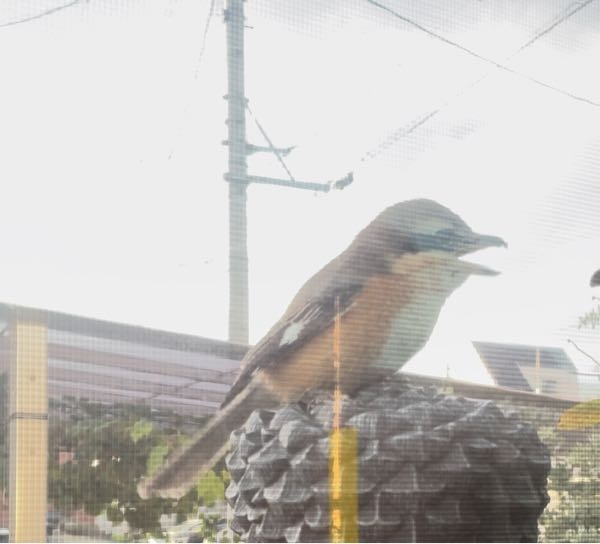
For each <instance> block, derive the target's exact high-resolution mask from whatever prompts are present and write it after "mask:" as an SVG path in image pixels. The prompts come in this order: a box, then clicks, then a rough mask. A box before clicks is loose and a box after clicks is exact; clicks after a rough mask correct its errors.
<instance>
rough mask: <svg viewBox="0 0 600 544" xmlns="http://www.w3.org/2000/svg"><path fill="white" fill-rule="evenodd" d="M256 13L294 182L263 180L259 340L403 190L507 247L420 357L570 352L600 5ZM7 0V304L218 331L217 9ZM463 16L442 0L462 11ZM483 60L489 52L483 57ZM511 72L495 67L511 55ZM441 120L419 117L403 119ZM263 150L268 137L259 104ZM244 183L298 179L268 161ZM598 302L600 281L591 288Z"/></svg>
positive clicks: (591, 338)
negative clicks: (483, 345) (503, 349)
mask: <svg viewBox="0 0 600 544" xmlns="http://www.w3.org/2000/svg"><path fill="white" fill-rule="evenodd" d="M382 3H385V5H386V6H389V7H390V8H392V9H395V10H396V11H397V12H398V13H401V14H402V15H403V16H405V17H408V18H410V19H412V20H414V21H416V22H417V23H418V24H419V25H421V26H422V27H424V28H426V29H428V30H430V31H431V32H433V33H436V34H438V35H440V36H442V37H444V38H445V39H447V40H450V41H452V42H455V43H457V44H460V45H461V46H462V47H463V48H464V49H468V50H470V51H471V52H474V53H476V54H477V56H476V55H473V54H469V53H467V52H465V50H464V49H459V48H457V47H453V46H452V45H450V44H448V43H447V42H444V41H442V40H440V39H436V38H434V37H432V36H431V35H430V34H428V33H427V32H424V31H423V30H419V29H417V28H416V27H415V26H412V25H410V24H408V23H407V22H406V21H402V20H400V19H397V18H394V17H392V16H390V14H388V13H386V12H384V11H382V10H381V9H379V8H377V7H376V6H374V5H373V4H371V3H369V2H367V1H366V0H344V1H343V2H342V1H341V0H336V1H331V2H322V1H318V0H277V1H274V0H249V1H247V2H245V9H246V19H247V29H246V95H247V97H248V99H249V103H250V106H251V109H252V111H253V113H254V114H255V115H256V118H257V119H258V120H259V121H260V123H261V125H262V126H264V128H265V129H266V130H267V132H268V134H269V136H270V138H271V139H272V140H273V141H274V142H275V144H276V145H278V146H281V147H286V146H292V145H294V146H296V148H295V149H294V151H293V152H292V153H291V154H290V155H289V157H288V158H287V159H286V162H287V165H288V167H289V169H290V170H291V172H292V173H293V175H294V177H295V178H296V179H299V180H304V181H316V182H325V181H328V180H332V179H337V178H339V177H342V176H343V175H345V174H346V173H347V172H349V171H352V172H354V177H355V181H354V183H353V184H352V185H351V186H349V187H347V188H346V189H345V190H344V191H336V192H331V193H327V194H314V193H312V192H310V191H300V190H292V189H282V188H277V187H267V186H257V185H256V186H251V187H250V189H249V192H248V247H249V259H250V341H251V342H256V341H257V340H258V339H259V338H260V337H261V336H262V335H263V334H264V333H265V332H266V331H267V330H268V328H269V327H270V325H271V324H272V323H273V322H275V321H276V320H277V319H278V317H279V316H280V315H281V313H282V312H283V310H284V309H285V307H286V306H287V304H288V302H289V301H290V299H291V297H292V296H293V295H294V293H295V292H296V291H297V289H298V288H299V287H300V286H301V285H302V283H303V282H304V281H305V280H306V279H308V278H309V277H310V276H311V275H312V274H313V273H314V272H316V271H317V270H318V269H319V268H320V267H321V266H322V265H323V264H325V263H326V262H327V261H329V260H330V259H331V258H333V257H334V256H335V255H337V254H338V253H339V252H340V251H342V250H343V249H344V248H345V247H346V246H347V245H348V244H349V243H350V242H351V240H352V238H353V237H354V235H355V234H356V233H357V232H358V231H359V230H360V229H361V228H362V227H364V226H365V225H366V224H367V223H368V222H369V221H370V220H371V219H372V218H373V217H374V216H375V215H377V213H379V212H380V211H381V210H382V209H383V208H385V207H386V206H388V205H390V204H393V203H395V202H398V201H401V200H406V199H410V198H416V197H427V198H433V199H435V200H437V201H439V202H441V203H442V204H444V205H446V206H448V207H450V208H451V209H453V210H454V211H455V212H457V213H459V214H460V215H461V217H463V219H464V220H465V221H467V223H468V224H469V225H470V226H471V227H472V228H473V229H475V230H477V231H479V232H485V233H489V234H496V235H500V236H502V237H503V238H504V239H505V240H506V241H507V242H508V245H509V247H508V249H507V250H502V249H490V250H486V251H484V252H481V253H479V254H477V255H475V256H473V257H472V259H473V260H478V261H480V262H484V263H485V264H487V265H489V266H492V267H495V268H496V269H498V270H500V271H501V272H502V273H501V275H500V276H498V277H495V278H487V277H482V278H472V279H469V280H468V282H467V283H466V284H465V285H464V286H463V287H461V288H460V289H459V290H458V291H457V292H455V293H454V295H452V297H451V298H450V300H449V301H448V302H447V304H446V306H445V307H444V309H443V311H442V314H441V316H440V319H439V321H438V324H437V327H436V329H435V331H434V334H433V336H432V338H431V340H430V342H429V344H428V345H427V347H426V348H425V349H424V350H423V351H422V352H421V353H420V354H418V355H417V356H416V357H415V358H414V359H413V361H411V362H410V363H409V364H408V365H407V366H406V367H405V368H406V369H407V370H410V371H414V372H421V373H424V374H434V375H445V374H446V373H447V372H449V374H450V375H451V376H453V377H456V378H460V379H471V380H476V381H481V382H484V383H489V377H488V376H487V375H486V373H485V371H484V370H483V368H482V367H481V365H477V364H476V363H475V362H474V358H476V356H475V354H474V352H473V349H472V347H471V346H470V341H472V340H480V341H497V342H514V343H523V344H532V345H547V346H558V347H562V348H564V349H565V350H566V351H567V352H568V354H569V356H570V357H571V358H572V359H573V360H574V362H575V363H576V365H577V367H578V368H579V370H580V371H582V372H592V371H594V370H595V366H594V365H593V363H591V361H590V360H589V359H587V358H586V357H585V356H583V355H581V354H580V353H579V352H578V351H577V350H575V349H574V348H573V347H572V345H571V344H569V343H568V339H572V340H575V341H576V342H577V343H578V345H580V347H582V348H583V349H585V350H587V351H588V352H589V353H591V354H594V355H595V356H598V357H600V341H599V333H598V331H586V330H581V329H578V327H577V323H578V316H580V315H581V314H582V313H584V312H586V311H587V310H589V309H591V308H592V307H593V306H594V304H595V302H594V301H593V300H592V297H593V296H594V291H593V290H592V289H590V287H589V278H590V276H591V274H592V272H593V271H594V270H596V269H597V268H599V267H600V255H599V252H598V247H599V246H600V214H598V209H599V208H600V183H599V174H600V107H599V104H600V78H598V75H597V66H598V65H600V33H598V27H599V26H600V1H591V2H587V3H586V5H585V6H584V7H582V8H581V9H580V10H579V11H577V13H575V14H573V15H572V16H571V17H569V18H567V19H566V20H565V21H563V22H561V23H560V24H557V25H556V26H555V27H554V28H553V29H552V30H551V31H549V32H547V33H545V34H543V35H542V36H541V37H539V39H537V40H536V41H535V42H534V43H532V44H531V45H530V46H528V47H526V48H524V49H523V50H521V51H520V48H521V47H522V46H523V45H524V44H526V43H528V42H529V41H530V40H531V38H532V37H534V36H536V35H537V34H540V33H541V31H543V30H544V29H546V28H548V27H550V26H551V25H553V24H554V23H557V22H558V21H559V19H560V18H561V17H562V16H564V15H565V14H568V13H570V12H571V11H573V10H574V9H576V8H578V7H579V6H581V5H583V4H584V3H583V2H571V1H570V0H538V1H530V2H527V3H526V4H523V3H522V2H517V1H516V0H515V1H500V0H495V1H493V0H477V1H474V0H457V1H455V2H452V3H451V4H449V3H447V2H444V1H443V0H420V1H416V0H415V1H411V2H400V1H399V0H386V1H385V2H383V0H382ZM67 4H71V2H62V3H61V2H57V1H55V0H36V1H33V0H19V1H16V0H1V1H0V51H2V53H1V54H0V73H1V74H2V84H1V86H0V119H1V120H2V122H1V125H0V149H1V150H2V152H1V154H2V162H1V164H2V177H1V178H0V179H1V180H2V182H1V189H0V190H1V192H0V195H1V200H0V210H1V213H0V232H2V233H3V235H4V236H3V244H2V250H1V252H0V278H1V281H0V301H3V302H9V303H15V304H20V305H26V306H33V307H40V308H47V309H51V310H58V311H63V312H68V313H73V314H80V315H85V316H90V317H95V318H99V319H107V320H112V321H119V322H125V323H133V324H138V325H142V326H148V327H154V328H160V329H166V330H171V331H178V332H185V333H191V334H196V335H200V336H205V337H209V338H217V339H226V337H227V311H228V303H227V297H228V283H227V281H228V262H227V255H228V249H227V240H228V238H227V229H228V218H227V186H226V183H225V182H224V181H223V177H222V176H223V174H224V173H225V171H226V169H227V162H226V157H227V156H226V148H225V147H224V146H223V145H222V143H221V142H222V140H224V139H225V138H226V126H225V123H224V122H225V118H226V103H225V101H224V100H223V95H224V94H225V92H226V72H225V60H226V50H225V27H224V24H223V21H222V10H223V7H224V6H223V0H215V2H214V5H213V10H212V11H213V16H212V17H211V19H210V24H209V25H208V31H207V33H206V39H205V41H204V43H203V32H204V29H205V27H206V23H207V17H208V16H209V13H210V11H211V2H210V0H198V1H196V0H131V1H128V2H127V3H123V2H118V1H117V0H114V1H113V0H81V1H79V2H72V5H70V6H69V7H66V8H65V9H62V10H57V11H54V12H52V13H50V14H48V15H47V16H44V17H39V18H33V19H31V20H29V21H27V22H23V23H19V24H13V23H14V22H15V21H19V20H22V19H27V18H30V17H35V16H36V15H37V14H41V13H44V12H46V11H49V10H53V9H54V8H58V7H60V6H63V5H67ZM450 5H451V6H452V7H451V9H450V7H449V6H450ZM485 59H487V60H485ZM498 63H499V64H501V65H502V66H503V67H505V68H508V69H504V68H498V66H497V65H496V64H498ZM436 110H439V111H438V113H436V114H435V115H433V116H432V117H431V118H430V119H428V120H427V121H425V122H423V123H422V124H421V125H420V126H419V127H418V128H416V129H415V130H413V131H409V130H408V128H409V127H410V126H412V125H414V124H415V123H416V122H418V121H419V120H423V119H424V118H425V117H426V116H428V115H429V114H431V113H432V112H434V111H436ZM248 141H250V142H252V143H256V144H259V145H264V144H265V142H264V141H263V140H262V137H261V134H260V132H259V131H258V130H257V128H256V126H255V125H254V120H253V118H252V117H251V116H248ZM249 172H250V173H253V174H258V175H267V176H274V177H284V178H285V175H286V174H285V172H284V171H283V170H282V169H281V167H280V166H279V165H278V163H277V161H276V160H275V159H274V158H273V157H272V156H269V155H260V156H259V155H256V156H252V157H250V158H249ZM597 296H600V293H597Z"/></svg>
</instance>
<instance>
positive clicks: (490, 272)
mask: <svg viewBox="0 0 600 544" xmlns="http://www.w3.org/2000/svg"><path fill="white" fill-rule="evenodd" d="M462 242H463V244H462V248H460V249H459V251H458V254H459V255H466V254H467V253H473V252H475V251H479V250H481V249H486V248H488V247H508V245H507V243H506V242H505V241H504V240H503V239H502V238H500V237H499V236H491V235H489V234H477V233H476V232H473V233H471V235H470V236H469V237H467V238H463V239H462ZM459 262H460V263H461V267H462V269H463V271H464V272H465V273H467V274H477V275H479V276H497V275H498V274H500V272H498V271H497V270H494V269H492V268H489V267H487V266H485V265H483V264H479V263H473V262H470V261H463V260H462V259H459Z"/></svg>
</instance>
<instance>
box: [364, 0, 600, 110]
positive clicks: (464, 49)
mask: <svg viewBox="0 0 600 544" xmlns="http://www.w3.org/2000/svg"><path fill="white" fill-rule="evenodd" d="M366 1H367V2H368V3H369V4H372V5H374V6H376V7H378V8H379V9H381V10H383V11H386V12H387V13H390V14H391V15H393V16H394V17H396V18H397V19H400V20H401V21H404V22H405V23H408V24H410V25H412V26H414V27H415V28H417V29H419V30H420V31H421V32H424V33H425V34H427V35H429V36H431V37H432V38H435V39H436V40H439V41H441V42H443V43H445V44H447V45H450V46H452V47H454V48H455V49H459V50H460V51H462V52H463V53H466V54H468V55H470V56H472V57H474V58H476V59H478V60H481V61H483V62H485V63H487V64H491V65H492V66H494V67H495V68H498V69H499V70H503V71H505V72H508V73H511V74H514V75H517V76H519V77H522V78H525V79H527V80H529V81H531V82H532V83H535V84H536V85H540V86H541V87H544V88H546V89H550V90H553V91H555V92H557V93H560V94H563V95H565V96H568V97H569V98H572V99H573V100H578V101H580V102H584V103H586V104H589V105H591V106H596V107H600V103H599V102H595V101H594V100H591V99H589V98H586V97H583V96H579V95H577V94H574V93H571V92H569V91H565V90H564V89H560V88H558V87H555V86H553V85H550V84H549V83H545V82H544V81H541V80H539V79H537V78H535V77H533V76H531V75H529V74H525V73H523V72H519V71H518V70H515V69H514V68H511V67H510V66H507V65H506V64H502V63H500V62H498V61H495V60H493V59H490V58H488V57H484V56H483V55H480V54H479V53H477V52H475V51H473V50H472V49H469V48H468V47H465V46H464V45H461V44H459V43H457V42H455V41H453V40H450V39H449V38H446V37H445V36H442V35H440V34H438V33H437V32H434V31H433V30H430V29H428V28H426V27H424V26H423V25H421V24H419V23H417V22H416V21H413V20H412V19H410V18H409V17H406V16H405V15H402V14H400V13H398V12H397V11H395V10H393V9H392V8H390V7H388V6H386V5H384V4H381V3H379V2H377V1H376V0H366ZM591 1H592V0H588V2H587V3H588V4H589V3H590V2H591ZM577 11H579V10H576V11H573V12H572V13H571V15H573V13H576V12H577ZM566 18H567V17H565V19H564V20H566ZM561 22H562V21H561ZM557 24H558V23H557ZM557 24H554V26H557ZM540 37H541V35H540ZM538 39H539V37H538ZM534 41H535V40H534ZM532 43H533V42H532Z"/></svg>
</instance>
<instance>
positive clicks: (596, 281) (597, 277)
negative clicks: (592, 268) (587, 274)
mask: <svg viewBox="0 0 600 544" xmlns="http://www.w3.org/2000/svg"><path fill="white" fill-rule="evenodd" d="M597 285H600V270H596V272H594V273H593V275H592V279H590V286H591V287H596V286H597Z"/></svg>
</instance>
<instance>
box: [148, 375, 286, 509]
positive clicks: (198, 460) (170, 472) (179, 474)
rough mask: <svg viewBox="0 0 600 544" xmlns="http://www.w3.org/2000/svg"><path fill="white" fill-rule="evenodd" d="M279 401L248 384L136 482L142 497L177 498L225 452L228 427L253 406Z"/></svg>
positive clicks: (241, 420) (235, 424) (236, 424)
mask: <svg viewBox="0 0 600 544" xmlns="http://www.w3.org/2000/svg"><path fill="white" fill-rule="evenodd" d="M277 405H278V401H277V399H276V397H275V396H274V395H273V394H272V393H270V392H269V391H268V390H266V389H265V388H263V387H261V386H260V385H258V384H250V385H249V387H247V388H246V389H245V390H243V391H242V392H240V393H239V394H238V395H237V396H236V397H235V398H234V399H233V400H232V401H231V402H230V403H229V404H228V405H227V406H225V407H224V408H222V409H221V410H220V411H219V412H217V414H215V416H213V418H212V419H211V420H210V421H209V422H208V423H207V424H206V426H205V427H203V428H202V429H201V430H200V431H199V432H198V434H197V435H196V436H194V438H193V439H192V442H191V444H188V445H187V446H185V447H183V448H182V449H180V450H179V451H176V452H174V453H173V455H171V456H170V457H169V458H168V459H167V461H166V463H165V464H164V465H163V466H162V467H161V468H160V469H159V471H158V473H156V474H155V475H153V476H152V477H150V478H148V479H145V480H143V481H142V482H140V484H139V486H138V493H139V494H140V496H141V497H142V498H148V497H152V496H159V497H165V498H167V497H169V498H179V497H182V496H183V495H185V494H186V493H187V492H188V491H189V490H190V489H191V488H192V486H193V485H194V484H195V483H197V482H198V478H199V477H200V475H202V474H204V473H205V472H207V471H209V470H210V469H211V468H212V467H213V466H214V465H215V464H216V463H218V462H219V460H220V459H221V458H222V457H223V456H224V455H225V454H226V453H227V450H228V448H229V435H230V433H231V431H233V430H235V429H237V428H238V427H240V426H241V425H242V424H243V423H244V422H245V421H246V419H248V416H249V415H250V414H251V413H252V411H253V410H256V409H258V408H263V409H268V408H274V407H276V406H277Z"/></svg>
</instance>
